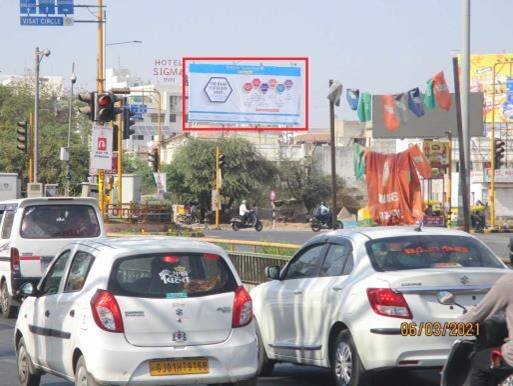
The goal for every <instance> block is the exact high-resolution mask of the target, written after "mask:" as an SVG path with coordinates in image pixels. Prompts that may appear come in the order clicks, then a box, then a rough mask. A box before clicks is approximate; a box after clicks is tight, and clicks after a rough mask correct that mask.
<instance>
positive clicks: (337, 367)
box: [330, 330, 371, 386]
mask: <svg viewBox="0 0 513 386" xmlns="http://www.w3.org/2000/svg"><path fill="white" fill-rule="evenodd" d="M330 351H331V352H330V359H331V372H332V375H333V383H334V385H335V386H358V385H365V386H371V384H370V383H369V382H370V379H369V378H368V377H367V376H366V374H365V368H364V367H363V364H362V361H361V360H360V356H359V355H358V351H357V350H356V346H355V344H354V342H353V338H352V337H351V333H350V332H349V331H347V330H345V331H341V332H340V333H339V334H338V335H337V337H336V338H335V341H334V342H333V344H332V346H331V350H330Z"/></svg>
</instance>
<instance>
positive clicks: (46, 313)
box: [45, 310, 50, 318]
mask: <svg viewBox="0 0 513 386" xmlns="http://www.w3.org/2000/svg"><path fill="white" fill-rule="evenodd" d="M45 316H46V317H47V318H48V317H49V316H50V311H49V310H46V311H45Z"/></svg>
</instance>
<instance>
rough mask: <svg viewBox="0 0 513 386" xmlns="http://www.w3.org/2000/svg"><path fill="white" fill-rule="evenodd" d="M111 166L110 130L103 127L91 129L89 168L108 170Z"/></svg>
mask: <svg viewBox="0 0 513 386" xmlns="http://www.w3.org/2000/svg"><path fill="white" fill-rule="evenodd" d="M111 166H112V129H110V128H106V127H105V126H95V127H93V142H92V146H91V167H92V168H94V169H105V170H109V169H110V168H111Z"/></svg>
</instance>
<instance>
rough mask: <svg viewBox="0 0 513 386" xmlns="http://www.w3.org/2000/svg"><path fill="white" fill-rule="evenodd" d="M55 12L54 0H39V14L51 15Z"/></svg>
mask: <svg viewBox="0 0 513 386" xmlns="http://www.w3.org/2000/svg"><path fill="white" fill-rule="evenodd" d="M54 13H55V1H54V0H39V14H40V15H53V14H54Z"/></svg>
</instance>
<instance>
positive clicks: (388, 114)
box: [381, 95, 399, 131]
mask: <svg viewBox="0 0 513 386" xmlns="http://www.w3.org/2000/svg"><path fill="white" fill-rule="evenodd" d="M381 103H382V104H383V123H384V124H385V127H386V128H387V129H388V130H390V131H395V130H396V129H397V128H398V127H399V118H398V117H397V106H396V104H395V99H394V97H393V96H392V95H382V96H381Z"/></svg>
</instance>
